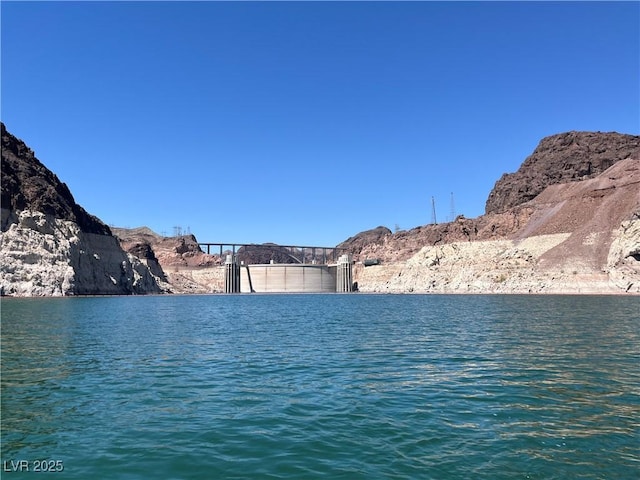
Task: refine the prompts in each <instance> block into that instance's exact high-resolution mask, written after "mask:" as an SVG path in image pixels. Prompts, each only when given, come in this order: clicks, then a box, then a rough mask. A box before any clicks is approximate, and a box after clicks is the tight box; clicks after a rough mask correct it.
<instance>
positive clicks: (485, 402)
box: [1, 294, 640, 479]
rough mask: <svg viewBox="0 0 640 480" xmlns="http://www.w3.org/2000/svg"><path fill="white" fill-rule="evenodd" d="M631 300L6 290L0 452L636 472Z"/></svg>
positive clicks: (410, 468)
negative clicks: (25, 296) (33, 295)
mask: <svg viewBox="0 0 640 480" xmlns="http://www.w3.org/2000/svg"><path fill="white" fill-rule="evenodd" d="M639 307H640V299H637V298H633V297H564V296H550V297H543V296H541V297H536V296H435V295H434V296H419V295H415V296H401V295H400V296H394V295H389V296H375V295H359V294H358V295H306V296H305V295H219V296H203V297H137V298H120V297H116V298H67V299H46V300H45V299H29V300H21V299H7V300H6V301H5V300H3V302H2V345H1V346H2V351H1V354H2V379H1V380H2V460H3V461H6V460H15V459H27V460H33V459H35V458H51V459H54V460H58V459H59V460H63V461H64V463H65V478H87V477H91V476H93V477H96V476H97V477H101V478H105V477H122V476H125V475H126V476H127V478H148V477H149V476H150V475H151V476H164V477H173V478H213V477H215V478H320V477H322V478H325V477H331V478H334V477H335V478H371V477H375V478H473V477H477V476H481V477H486V478H489V477H490V478H505V479H506V478H514V477H516V478H545V479H547V478H577V477H579V478H636V477H637V474H638V467H639V462H640V460H639V457H638V445H639V444H640V442H639V439H640V422H639V421H638V418H640V371H639V367H638V364H639V362H638V360H639V359H640V320H639V318H638V311H639ZM89 445H90V446H91V447H90V448H88V447H87V446H89ZM13 475H14V477H13V478H19V475H18V474H16V473H15V472H13Z"/></svg>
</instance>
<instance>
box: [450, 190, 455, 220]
mask: <svg viewBox="0 0 640 480" xmlns="http://www.w3.org/2000/svg"><path fill="white" fill-rule="evenodd" d="M449 215H451V218H450V220H449V221H451V222H453V221H454V220H455V219H456V207H455V204H454V203H453V192H451V211H450V212H449Z"/></svg>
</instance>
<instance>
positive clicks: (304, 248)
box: [198, 242, 349, 263]
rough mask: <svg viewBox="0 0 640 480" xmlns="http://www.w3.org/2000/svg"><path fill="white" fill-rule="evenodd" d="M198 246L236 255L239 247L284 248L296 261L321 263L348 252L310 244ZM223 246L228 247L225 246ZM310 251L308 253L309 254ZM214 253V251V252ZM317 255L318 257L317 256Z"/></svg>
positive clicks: (208, 243)
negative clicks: (320, 261) (309, 260)
mask: <svg viewBox="0 0 640 480" xmlns="http://www.w3.org/2000/svg"><path fill="white" fill-rule="evenodd" d="M198 246H200V248H203V247H206V249H207V250H206V251H207V254H208V255H211V249H212V247H217V249H219V255H220V257H222V256H223V255H224V254H229V253H230V254H232V255H236V253H237V252H238V251H239V250H240V248H243V247H244V248H245V250H249V249H250V248H252V247H253V248H260V249H269V248H271V249H274V250H279V251H282V250H285V251H286V253H287V255H289V256H290V257H291V258H293V259H294V260H296V261H297V262H298V263H307V258H310V259H311V260H312V261H317V260H322V263H328V261H329V260H331V261H333V262H336V261H337V260H338V257H339V256H340V255H341V254H343V253H348V251H349V250H348V249H346V248H339V247H316V246H310V245H275V244H268V243H267V244H264V243H217V242H200V243H198ZM225 247H230V248H226V249H225ZM309 253H310V255H309ZM214 255H215V253H214ZM318 257H319V258H318Z"/></svg>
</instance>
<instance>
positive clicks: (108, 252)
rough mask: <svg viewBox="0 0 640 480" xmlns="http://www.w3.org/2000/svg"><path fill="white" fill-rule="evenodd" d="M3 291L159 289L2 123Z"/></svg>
mask: <svg viewBox="0 0 640 480" xmlns="http://www.w3.org/2000/svg"><path fill="white" fill-rule="evenodd" d="M1 211H2V217H1V218H2V229H1V234H0V289H1V291H2V294H3V295H18V296H49V295H53V296H63V295H123V294H144V293H160V292H161V291H162V287H161V285H160V283H161V279H160V278H159V277H157V276H155V275H154V274H153V273H152V272H151V271H150V270H149V268H148V267H147V265H146V264H145V263H144V262H142V261H141V260H140V259H139V258H138V257H136V256H134V255H131V254H128V253H126V252H125V251H123V250H122V248H121V247H120V244H119V243H118V240H117V239H116V238H115V237H114V236H113V235H112V234H111V231H110V229H109V227H108V226H107V225H105V224H104V223H102V222H101V221H100V220H99V219H98V218H96V217H94V216H92V215H90V214H89V213H87V212H86V211H85V210H84V209H83V208H82V207H80V206H79V205H78V204H77V203H76V202H75V200H74V198H73V196H72V195H71V192H70V191H69V188H68V187H67V186H66V185H65V184H64V183H62V182H61V181H60V180H59V179H58V177H57V176H56V175H55V174H53V173H52V172H51V171H50V170H49V169H47V168H46V167H45V166H44V165H43V164H42V163H41V162H40V161H39V160H38V159H37V158H36V157H35V155H34V153H33V151H32V150H31V149H29V148H28V147H27V146H26V145H25V143H24V142H22V141H21V140H19V139H17V138H16V137H14V136H13V135H11V134H10V133H9V132H7V130H6V128H5V126H4V124H2V210H1Z"/></svg>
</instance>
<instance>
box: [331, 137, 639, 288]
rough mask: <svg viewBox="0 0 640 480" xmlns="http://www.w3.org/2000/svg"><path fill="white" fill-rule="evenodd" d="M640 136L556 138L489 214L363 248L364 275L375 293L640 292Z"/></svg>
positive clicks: (502, 184) (501, 190)
mask: <svg viewBox="0 0 640 480" xmlns="http://www.w3.org/2000/svg"><path fill="white" fill-rule="evenodd" d="M639 140H640V137H637V136H631V135H619V134H598V133H593V134H586V133H582V134H577V133H575V132H570V133H568V134H562V135H556V136H554V137H549V138H548V139H545V140H543V142H541V147H542V148H541V147H538V149H536V152H534V155H532V156H530V157H529V158H528V159H527V160H525V163H523V165H522V167H521V168H520V170H518V173H517V174H514V177H513V178H509V177H507V180H504V179H505V177H503V180H501V181H499V182H498V184H497V186H496V189H494V191H493V192H492V196H493V198H491V197H490V199H489V201H488V202H487V204H488V205H493V206H492V207H491V208H488V210H489V211H490V212H489V213H487V214H485V215H482V216H480V217H478V218H473V219H467V218H464V217H462V216H459V217H458V218H457V219H456V220H455V221H453V222H450V223H445V224H439V225H427V226H421V227H417V228H414V229H412V230H409V231H403V232H397V233H395V234H389V235H386V236H384V237H382V238H381V239H382V241H380V240H376V241H372V242H370V243H365V244H363V245H356V247H357V248H353V249H352V251H353V253H354V258H355V260H356V262H357V263H356V270H355V272H354V280H355V281H357V282H358V286H359V289H360V290H361V291H370V292H438V293H532V292H533V293H625V292H626V293H640V147H639ZM576 142H577V143H576ZM585 143H586V146H588V147H589V148H588V149H587V148H586V146H585ZM583 147H584V148H583ZM561 150H562V151H563V152H564V153H563V154H562V155H560V153H559V151H561ZM544 152H547V153H548V154H549V157H546V156H545V153H544ZM568 152H574V154H573V156H571V155H568ZM589 152H591V153H589ZM590 155H591V156H590ZM625 155H626V157H625ZM559 158H562V161H560V160H559ZM607 165H608V168H606V167H607ZM554 169H555V170H554ZM496 192H497V193H496ZM533 192H536V193H535V194H534V193H533ZM498 200H500V201H498ZM491 202H494V203H491ZM353 238H358V236H356V237H353ZM353 238H352V239H349V240H347V241H346V242H344V243H343V244H341V246H347V245H350V244H353ZM367 258H377V259H381V260H382V262H381V264H380V265H374V266H367V267H365V266H364V265H363V263H362V262H363V261H364V260H365V259H367Z"/></svg>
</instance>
